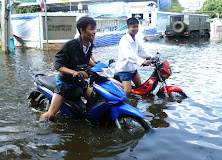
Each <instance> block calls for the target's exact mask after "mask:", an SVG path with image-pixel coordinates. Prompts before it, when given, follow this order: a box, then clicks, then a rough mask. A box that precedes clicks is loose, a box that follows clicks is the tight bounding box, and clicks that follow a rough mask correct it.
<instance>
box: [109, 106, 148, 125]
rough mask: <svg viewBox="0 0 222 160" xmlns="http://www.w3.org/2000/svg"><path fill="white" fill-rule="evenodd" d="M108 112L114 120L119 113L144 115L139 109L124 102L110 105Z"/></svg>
mask: <svg viewBox="0 0 222 160" xmlns="http://www.w3.org/2000/svg"><path fill="white" fill-rule="evenodd" d="M110 114H111V117H112V120H113V121H115V120H116V119H117V117H118V116H119V115H120V114H125V115H126V114H127V115H132V116H137V117H145V116H144V115H143V114H142V113H141V112H140V111H139V110H137V109H136V108H134V107H132V106H130V105H128V104H125V103H122V104H118V105H117V106H114V107H112V108H111V112H110Z"/></svg>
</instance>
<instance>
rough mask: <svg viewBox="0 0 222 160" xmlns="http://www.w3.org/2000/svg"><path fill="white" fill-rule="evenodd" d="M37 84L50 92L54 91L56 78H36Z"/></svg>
mask: <svg viewBox="0 0 222 160" xmlns="http://www.w3.org/2000/svg"><path fill="white" fill-rule="evenodd" d="M38 80H39V82H40V83H41V84H42V85H43V86H45V87H46V88H48V89H49V90H51V91H54V89H55V86H56V78H55V77H50V76H44V75H43V76H39V77H38Z"/></svg>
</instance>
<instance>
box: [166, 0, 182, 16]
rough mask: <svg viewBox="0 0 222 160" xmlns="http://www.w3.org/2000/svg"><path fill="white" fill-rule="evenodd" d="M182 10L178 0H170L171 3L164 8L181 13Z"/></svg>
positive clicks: (167, 10)
mask: <svg viewBox="0 0 222 160" xmlns="http://www.w3.org/2000/svg"><path fill="white" fill-rule="evenodd" d="M183 10H184V7H182V6H181V4H180V3H179V2H178V0H171V4H170V5H169V6H168V7H166V9H164V11H166V12H178V13H181V12H182V11H183Z"/></svg>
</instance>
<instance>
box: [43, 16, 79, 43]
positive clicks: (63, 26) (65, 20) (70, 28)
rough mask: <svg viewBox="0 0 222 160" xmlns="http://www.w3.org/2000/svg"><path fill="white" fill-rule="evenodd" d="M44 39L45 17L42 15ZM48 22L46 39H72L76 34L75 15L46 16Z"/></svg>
mask: <svg viewBox="0 0 222 160" xmlns="http://www.w3.org/2000/svg"><path fill="white" fill-rule="evenodd" d="M42 20H43V30H44V32H43V33H44V39H45V40H46V34H45V33H46V32H45V23H44V22H45V17H43V19H42ZM47 23H48V39H49V40H58V39H73V38H74V36H75V34H76V17H75V16H47Z"/></svg>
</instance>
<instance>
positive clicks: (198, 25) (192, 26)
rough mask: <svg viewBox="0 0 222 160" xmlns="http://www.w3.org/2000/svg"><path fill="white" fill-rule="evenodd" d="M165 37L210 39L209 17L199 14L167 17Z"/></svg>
mask: <svg viewBox="0 0 222 160" xmlns="http://www.w3.org/2000/svg"><path fill="white" fill-rule="evenodd" d="M165 35H166V36H167V37H171V36H172V37H181V36H187V37H200V36H205V37H208V38H210V21H209V16H207V15H201V14H177V15H169V16H168V19H167V23H166V31H165Z"/></svg>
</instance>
